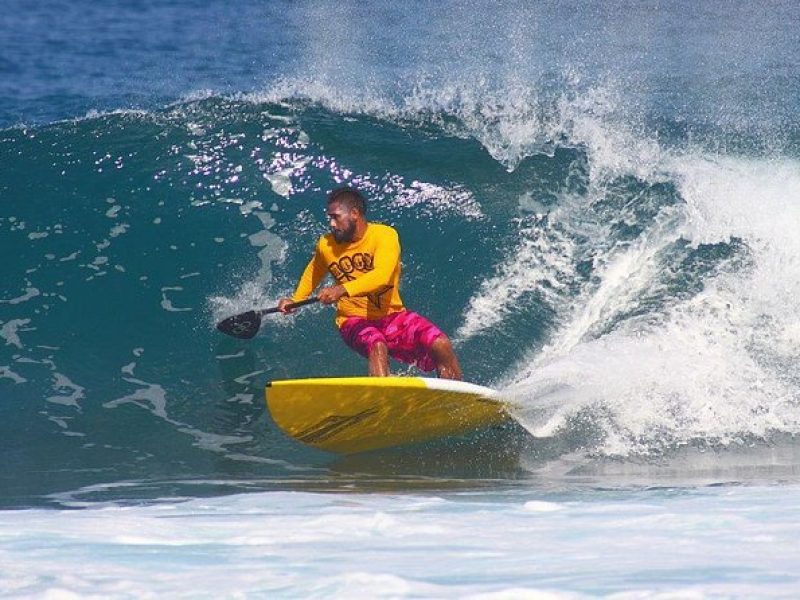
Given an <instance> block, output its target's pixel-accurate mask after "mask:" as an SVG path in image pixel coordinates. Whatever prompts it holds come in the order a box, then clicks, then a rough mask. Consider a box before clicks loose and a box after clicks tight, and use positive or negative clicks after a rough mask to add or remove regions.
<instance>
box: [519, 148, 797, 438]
mask: <svg viewBox="0 0 800 600" xmlns="http://www.w3.org/2000/svg"><path fill="white" fill-rule="evenodd" d="M664 168H665V169H669V171H670V172H671V173H672V174H673V177H674V180H675V181H676V182H677V185H678V189H679V192H680V194H681V197H682V198H683V199H684V201H685V205H682V206H681V207H680V209H679V210H680V215H679V216H680V218H678V219H672V220H666V221H661V222H660V223H659V222H657V224H656V226H655V227H652V228H651V229H649V230H648V231H647V232H646V234H644V235H643V236H642V237H640V238H639V240H637V243H635V244H633V245H631V246H629V247H627V248H626V249H625V251H624V252H623V253H621V254H618V256H617V258H615V259H612V260H609V261H607V264H606V266H605V268H604V269H603V270H601V271H600V272H599V278H600V283H599V284H598V285H596V286H591V287H589V288H587V289H586V292H585V294H584V296H583V297H582V298H580V299H579V301H578V302H577V303H576V309H575V310H574V311H573V313H572V315H571V316H570V318H569V319H566V320H565V322H564V323H563V325H562V326H561V327H560V328H559V329H558V331H557V332H556V333H555V335H554V336H553V338H552V339H551V342H550V344H549V345H547V346H546V347H545V348H544V350H543V351H541V352H540V353H538V354H536V355H535V356H533V355H531V356H529V357H528V358H527V359H526V360H525V361H523V364H522V365H520V366H519V367H518V368H517V369H516V370H515V371H514V372H513V373H511V374H510V377H509V378H508V380H507V381H506V384H507V385H508V390H507V393H508V394H510V395H512V396H514V397H515V398H516V399H517V401H518V402H520V403H521V404H522V405H523V408H522V409H521V410H520V411H519V415H518V416H519V418H520V421H521V422H522V423H523V424H524V425H525V426H526V427H528V428H529V429H530V430H531V431H532V432H533V433H534V434H538V435H553V434H554V433H556V432H558V431H560V430H563V429H564V428H568V427H570V426H571V425H570V423H574V422H576V421H575V419H577V418H578V415H580V414H583V415H584V418H583V419H582V422H585V421H586V415H589V416H588V418H589V419H590V420H591V421H593V427H595V428H597V429H599V431H600V432H601V438H602V442H601V445H600V446H599V449H601V450H602V451H603V452H607V453H610V454H628V453H630V452H650V451H652V450H659V449H660V448H661V447H662V446H663V445H664V444H666V445H673V444H675V443H679V444H680V443H687V442H689V441H691V440H693V439H702V440H705V441H706V442H715V441H718V442H723V443H732V442H740V441H742V440H743V439H747V438H748V437H749V436H759V437H761V436H768V435H769V434H770V433H771V432H776V431H777V432H788V433H797V432H800V410H798V404H800V387H799V386H798V384H799V383H800V381H799V380H798V377H797V375H796V368H795V367H794V365H795V363H796V359H797V357H798V356H800V344H799V343H798V342H800V339H798V335H797V332H798V331H800V323H799V322H798V317H797V312H796V298H797V297H798V294H799V293H800V283H798V282H800V243H798V238H797V235H796V232H797V231H800V165H798V164H797V163H794V162H791V161H779V162H774V161H769V160H756V159H736V158H727V157H708V156H705V155H699V156H698V155H689V156H680V157H675V158H672V159H670V160H669V161H668V162H666V163H665V165H664ZM677 236H682V237H683V238H684V239H686V240H687V241H688V242H689V243H691V244H694V245H699V244H704V243H705V244H708V243H717V242H730V241H731V240H732V239H734V238H736V239H739V240H741V242H742V244H743V245H744V247H745V248H746V260H744V261H738V262H736V263H735V264H729V265H727V266H724V267H722V268H721V269H720V270H718V271H717V272H716V274H714V273H711V274H709V275H707V276H706V277H705V280H704V287H703V289H702V290H701V291H700V292H698V293H696V294H695V295H693V296H691V297H689V298H687V299H684V300H682V301H679V302H675V303H674V304H673V305H672V306H670V307H669V308H668V309H667V310H666V313H665V314H664V315H657V316H656V317H657V318H655V319H652V318H651V319H630V320H628V321H626V322H623V323H620V324H617V325H616V326H615V327H614V328H613V331H611V332H610V333H606V331H607V328H608V324H609V323H611V322H613V321H614V319H615V317H616V316H617V315H620V314H623V313H624V312H625V310H626V309H628V308H630V307H631V306H634V305H635V302H636V299H637V296H639V295H640V294H641V293H642V292H643V291H644V290H646V289H647V288H648V286H652V285H654V281H655V279H656V276H657V275H658V270H659V268H660V267H659V266H658V262H657V260H656V258H655V254H656V253H657V251H658V249H659V248H662V247H665V245H666V244H667V243H669V242H670V241H671V239H675V238H676V237H677Z"/></svg>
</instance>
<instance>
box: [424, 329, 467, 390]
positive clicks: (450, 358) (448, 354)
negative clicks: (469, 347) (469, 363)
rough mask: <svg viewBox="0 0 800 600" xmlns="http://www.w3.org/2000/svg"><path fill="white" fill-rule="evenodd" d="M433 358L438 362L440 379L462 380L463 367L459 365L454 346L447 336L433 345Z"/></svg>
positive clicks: (440, 337)
mask: <svg viewBox="0 0 800 600" xmlns="http://www.w3.org/2000/svg"><path fill="white" fill-rule="evenodd" d="M431 356H433V360H435V361H436V372H437V373H438V374H439V377H441V378H443V379H458V380H460V379H461V378H462V373H461V365H460V364H458V358H456V353H455V352H454V351H453V345H452V344H451V343H450V338H448V337H447V336H446V335H442V336H439V337H438V338H436V340H434V342H433V344H431Z"/></svg>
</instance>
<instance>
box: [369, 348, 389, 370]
mask: <svg viewBox="0 0 800 600" xmlns="http://www.w3.org/2000/svg"><path fill="white" fill-rule="evenodd" d="M369 375H370V377H388V376H389V349H388V348H387V347H386V344H384V343H383V342H377V343H375V344H373V345H372V348H371V349H370V351H369Z"/></svg>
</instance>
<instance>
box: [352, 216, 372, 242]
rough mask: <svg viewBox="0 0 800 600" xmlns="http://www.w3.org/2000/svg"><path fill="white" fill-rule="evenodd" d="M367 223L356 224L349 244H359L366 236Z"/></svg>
mask: <svg viewBox="0 0 800 600" xmlns="http://www.w3.org/2000/svg"><path fill="white" fill-rule="evenodd" d="M368 226H369V222H368V221H359V222H358V223H356V231H355V233H354V234H353V241H352V242H351V243H355V242H360V241H361V240H362V239H363V238H364V236H365V235H366V234H367V227H368Z"/></svg>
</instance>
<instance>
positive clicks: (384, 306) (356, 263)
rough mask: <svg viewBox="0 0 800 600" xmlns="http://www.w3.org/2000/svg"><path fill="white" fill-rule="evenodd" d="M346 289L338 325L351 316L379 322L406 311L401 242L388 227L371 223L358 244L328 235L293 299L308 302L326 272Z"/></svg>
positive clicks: (338, 314) (339, 304) (339, 302)
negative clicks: (338, 239)
mask: <svg viewBox="0 0 800 600" xmlns="http://www.w3.org/2000/svg"><path fill="white" fill-rule="evenodd" d="M326 272H328V273H330V274H331V275H333V278H334V279H336V281H337V283H339V284H341V285H342V286H344V288H345V289H346V290H347V294H348V295H347V296H343V297H342V298H341V299H340V300H339V301H338V302H337V303H336V309H337V310H336V325H337V326H338V327H341V326H342V323H344V322H345V321H346V320H347V319H348V318H349V317H363V318H365V319H379V318H381V317H385V316H386V315H389V314H391V313H395V312H399V311H401V310H403V301H402V300H401V299H400V289H399V287H400V239H399V238H398V236H397V231H395V230H394V228H392V227H389V226H388V225H380V224H378V223H369V224H368V225H367V230H366V232H365V233H364V237H362V238H361V239H360V240H358V241H357V242H350V243H344V244H339V243H337V242H336V240H334V239H333V235H332V234H330V233H328V234H326V235H324V236H322V237H321V238H320V239H319V241H318V242H317V246H316V249H315V251H314V256H313V257H312V258H311V260H310V261H309V263H308V266H306V269H305V271H303V276H302V277H301V278H300V282H299V283H298V284H297V289H296V290H295V292H294V296H293V300H294V301H295V302H297V301H300V300H305V299H306V298H308V297H309V296H310V295H311V293H312V292H313V291H314V290H315V289H316V287H317V286H318V285H319V283H320V282H321V281H322V278H323V277H324V276H325V273H326Z"/></svg>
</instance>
